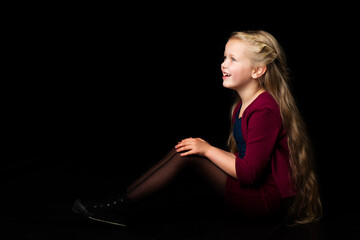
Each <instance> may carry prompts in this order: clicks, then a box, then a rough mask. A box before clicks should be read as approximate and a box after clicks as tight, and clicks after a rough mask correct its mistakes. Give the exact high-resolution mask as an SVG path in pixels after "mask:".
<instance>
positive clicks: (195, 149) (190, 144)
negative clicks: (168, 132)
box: [175, 138, 211, 156]
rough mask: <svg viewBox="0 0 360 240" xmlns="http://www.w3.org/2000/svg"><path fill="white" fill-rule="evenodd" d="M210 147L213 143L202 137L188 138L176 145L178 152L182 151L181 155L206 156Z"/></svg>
mask: <svg viewBox="0 0 360 240" xmlns="http://www.w3.org/2000/svg"><path fill="white" fill-rule="evenodd" d="M210 147H211V145H210V144H209V143H207V142H206V141H205V140H203V139H201V138H186V139H184V140H182V141H181V142H178V144H177V145H176V146H175V148H176V151H177V152H182V153H181V154H180V156H188V155H192V154H196V155H200V156H205V154H206V152H207V151H208V150H209V148H210Z"/></svg>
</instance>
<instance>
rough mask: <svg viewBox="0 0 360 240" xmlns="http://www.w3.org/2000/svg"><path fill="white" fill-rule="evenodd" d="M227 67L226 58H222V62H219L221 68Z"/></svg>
mask: <svg viewBox="0 0 360 240" xmlns="http://www.w3.org/2000/svg"><path fill="white" fill-rule="evenodd" d="M226 67H227V63H226V60H224V61H223V62H222V63H221V69H224V68H226Z"/></svg>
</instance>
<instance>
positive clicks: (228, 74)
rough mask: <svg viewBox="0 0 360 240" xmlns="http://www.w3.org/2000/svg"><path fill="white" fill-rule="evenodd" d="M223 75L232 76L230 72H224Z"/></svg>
mask: <svg viewBox="0 0 360 240" xmlns="http://www.w3.org/2000/svg"><path fill="white" fill-rule="evenodd" d="M223 77H231V74H230V73H226V72H223Z"/></svg>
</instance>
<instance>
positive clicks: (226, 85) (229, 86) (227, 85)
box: [223, 80, 236, 90]
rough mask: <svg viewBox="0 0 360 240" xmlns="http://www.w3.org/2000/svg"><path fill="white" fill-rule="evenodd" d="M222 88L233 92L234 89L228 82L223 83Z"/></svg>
mask: <svg viewBox="0 0 360 240" xmlns="http://www.w3.org/2000/svg"><path fill="white" fill-rule="evenodd" d="M223 87H224V88H228V89H232V90H234V89H235V88H236V86H234V84H231V82H229V81H226V80H225V81H223Z"/></svg>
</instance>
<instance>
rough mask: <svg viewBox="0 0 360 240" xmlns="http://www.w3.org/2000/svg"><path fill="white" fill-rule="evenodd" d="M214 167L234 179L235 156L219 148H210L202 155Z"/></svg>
mask: <svg viewBox="0 0 360 240" xmlns="http://www.w3.org/2000/svg"><path fill="white" fill-rule="evenodd" d="M204 156H205V157H207V158H208V159H209V160H210V161H212V162H213V163H214V164H215V165H216V166H218V167H219V168H221V169H222V170H223V171H224V172H226V173H227V174H228V175H230V176H232V177H233V178H237V177H236V169H235V160H236V156H235V155H234V154H233V153H231V152H226V151H224V150H222V149H220V148H217V147H213V146H210V147H209V150H208V151H207V152H206V153H205V155H204Z"/></svg>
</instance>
